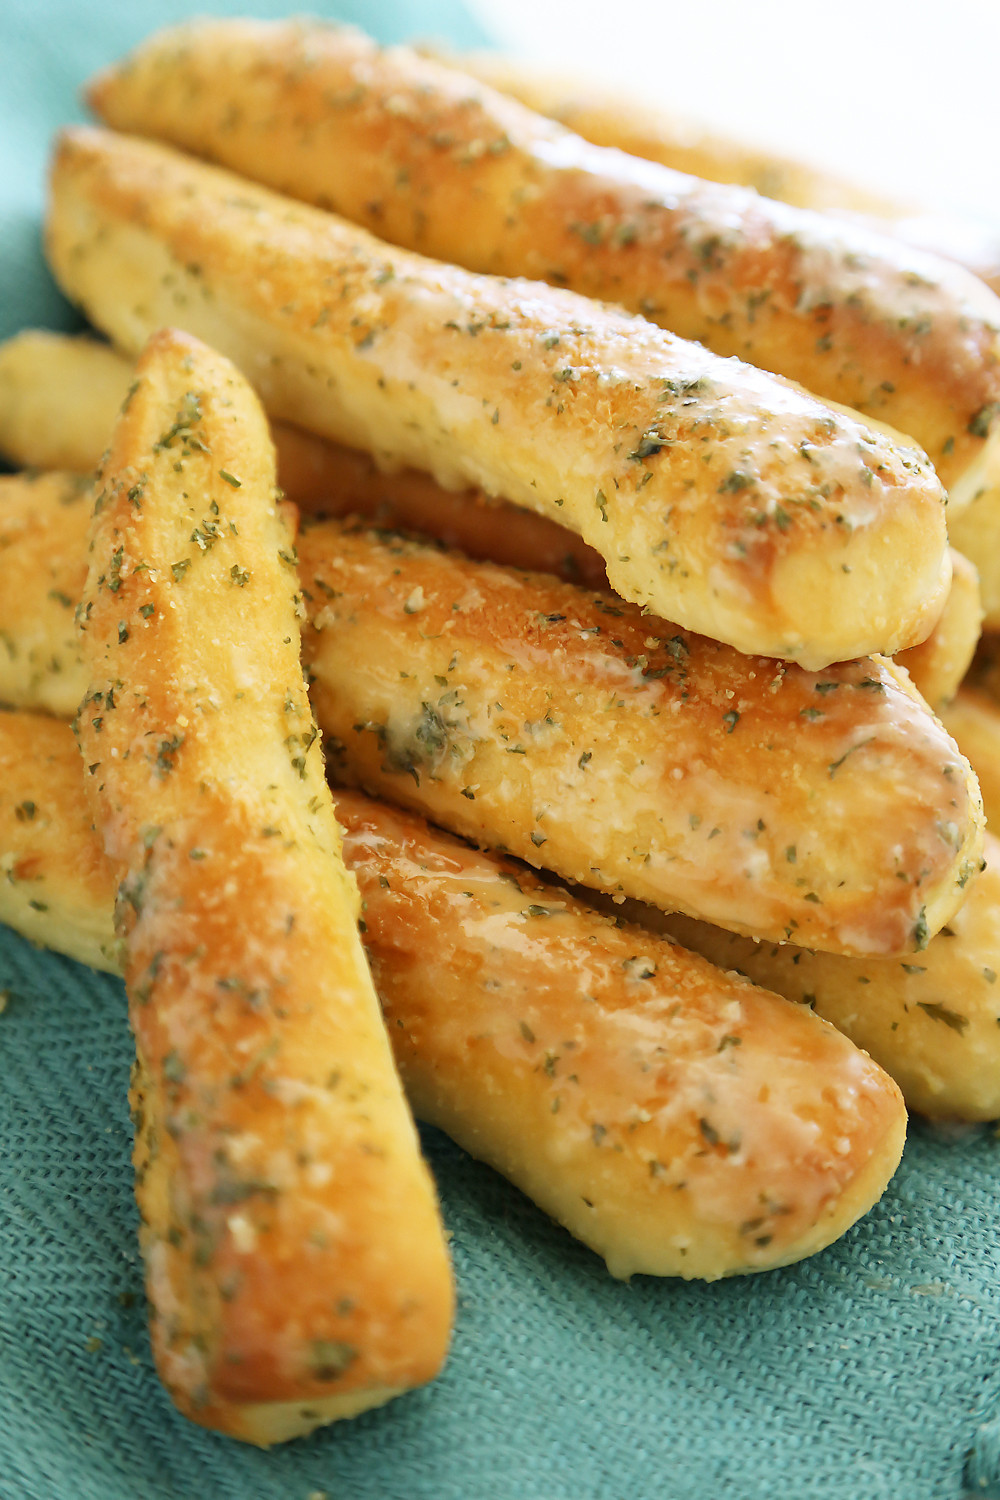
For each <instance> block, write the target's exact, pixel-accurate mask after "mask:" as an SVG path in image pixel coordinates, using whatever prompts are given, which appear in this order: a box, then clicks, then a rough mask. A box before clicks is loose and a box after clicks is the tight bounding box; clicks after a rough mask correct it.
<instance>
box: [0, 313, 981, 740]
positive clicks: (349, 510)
mask: <svg viewBox="0 0 1000 1500" xmlns="http://www.w3.org/2000/svg"><path fill="white" fill-rule="evenodd" d="M91 351H96V352H97V358H96V362H95V363H96V365H97V368H96V370H95V371H94V373H95V374H96V376H97V378H96V379H95V380H94V381H93V382H90V381H89V377H90V375H91V373H92V372H91V367H90V365H89V358H90V352H91ZM112 361H115V362H117V366H118V369H117V379H116V381H115V382H114V383H109V387H108V390H107V394H106V395H105V394H104V393H103V392H102V395H101V398H100V401H101V404H102V405H103V406H105V407H106V408H107V409H106V410H103V411H102V410H99V408H98V404H97V403H96V402H95V401H94V398H93V395H92V394H90V395H87V394H85V392H87V391H88V390H89V391H90V392H91V393H92V392H93V391H94V390H98V391H100V390H101V382H100V375H101V371H102V369H104V368H107V367H109V365H110V362H112ZM132 369H133V367H132V365H131V364H130V363H129V361H128V360H125V359H123V358H122V357H121V356H119V355H115V354H112V353H111V352H110V351H109V350H108V348H107V346H106V345H102V344H98V343H96V342H95V341H94V340H93V339H80V338H67V337H65V336H63V335H59V334H49V333H43V332H41V331H31V332H28V333H23V334H20V335H19V336H18V337H17V338H15V339H11V340H10V341H9V342H8V343H7V344H0V392H3V391H6V392H8V393H9V395H10V397H11V399H10V401H9V403H8V406H7V407H6V408H4V406H3V403H2V402H0V452H6V453H7V454H8V456H10V457H16V458H17V459H18V461H19V462H22V463H26V464H28V465H33V466H38V467H43V468H44V467H50V465H51V460H52V459H53V457H54V456H55V450H54V449H53V448H52V447H51V446H50V444H49V442H48V437H49V434H50V433H55V432H61V433H62V434H64V435H65V434H73V439H72V447H71V450H70V451H71V452H72V455H73V458H74V462H73V464H72V467H73V468H78V469H89V468H94V467H96V465H97V464H98V462H99V461H100V453H99V452H98V451H97V447H98V444H103V441H104V439H102V438H101V436H100V434H101V433H102V432H105V433H110V431H111V427H112V424H113V421H114V415H115V413H116V412H117V409H118V406H120V404H121V400H122V398H123V397H124V395H125V392H126V391H127V389H128V386H129V383H130V381H131V378H132ZM101 418H103V420H100V419H101ZM272 436H273V438H274V441H275V448H276V452H277V459H278V481H279V483H280V484H281V487H282V489H283V490H284V491H285V493H286V494H287V495H288V497H289V499H291V500H294V501H295V503H296V504H297V505H298V506H300V507H301V508H302V509H303V510H305V511H307V512H311V513H313V514H317V515H324V516H349V515H363V516H367V517H370V518H371V519H372V520H373V521H374V522H376V523H377V524H378V525H379V526H384V527H388V528H390V529H393V528H402V529H404V530H411V531H418V532H424V533H425V534H427V535H428V536H432V537H434V538H435V539H436V540H438V541H441V542H444V543H445V544H446V545H447V546H451V547H458V548H459V549H460V550H461V551H462V552H464V553H466V555H467V556H469V557H473V558H477V559H480V560H482V561H484V562H499V563H508V564H510V565H511V566H513V567H516V568H529V569H534V570H537V571H541V572H547V573H555V574H556V575H557V576H558V577H560V578H563V579H565V580H566V581H567V582H572V583H582V584H584V585H586V586H587V587H590V588H601V587H602V586H603V584H604V583H605V581H606V580H605V572H604V562H603V560H602V558H601V556H600V554H599V553H597V552H595V551H594V550H593V548H591V547H588V546H587V545H586V544H585V543H584V542H582V541H581V540H580V538H579V537H578V536H576V535H575V533H574V532H572V531H567V530H566V529H565V528H564V527H562V526H556V525H554V524H553V523H551V522H549V521H546V520H545V518H544V517H543V516H536V515H535V514H534V513H533V512H531V511H526V510H521V509H519V508H518V507H516V506H513V505H508V504H506V503H504V502H501V501H495V500H493V501H491V500H490V499H488V497H487V496H485V495H484V494H483V493H482V492H481V491H473V490H466V491H463V492H461V493H458V494H456V493H454V492H452V491H449V490H443V489H441V488H440V486H438V485H436V484H435V483H434V481H433V479H431V478H430V477H429V475H426V474H419V473H417V471H416V470H414V469H409V470H404V471H403V472H401V473H396V474H387V473H385V472H384V471H383V470H382V469H380V468H379V467H378V465H377V464H376V463H375V461H374V459H372V458H371V457H370V456H369V455H367V454H364V453H359V452H358V451H357V450H355V449H351V448H344V447H342V446H341V445H340V444H338V443H328V442H326V441H325V440H324V439H322V438H317V437H315V436H314V435H313V434H312V433H307V432H303V431H302V430H301V429H300V428H297V427H293V426H291V425H290V424H288V423H285V422H275V423H274V424H273V426H272ZM64 442H65V437H64ZM25 482H28V480H27V479H26V480H25ZM65 485H66V493H67V496H68V497H69V496H72V494H73V493H74V492H75V488H74V483H73V481H72V479H71V476H69V475H67V476H66V479H65ZM5 491H6V494H5V493H4V492H5ZM4 508H6V509H7V511H8V513H11V512H14V513H17V512H18V511H22V510H23V511H24V524H25V526H26V527H30V528H32V529H36V530H38V532H39V546H38V548H37V552H38V555H39V558H40V560H41V561H43V562H44V564H45V565H46V566H47V567H49V568H50V569H51V568H53V567H59V566H61V564H60V558H61V557H65V547H62V548H60V546H59V543H58V539H57V537H55V536H53V535H52V533H51V530H50V529H49V528H48V526H47V513H48V512H49V511H51V505H50V504H49V503H48V502H47V500H46V499H42V500H41V502H40V504H39V503H37V502H36V501H35V500H34V499H29V498H28V495H27V493H24V494H23V497H22V495H21V493H20V481H17V480H7V481H4V480H3V479H0V514H2V513H3V510H4ZM57 530H58V531H59V532H60V533H61V530H62V528H61V525H60V526H59V527H58V528H57ZM0 545H3V533H2V532H0ZM27 563H28V567H29V568H30V567H32V566H34V564H35V559H34V558H28V559H27ZM951 570H952V578H951V587H950V589H949V591H948V597H947V600H946V602H945V607H944V609H943V611H942V613H941V616H940V618H939V619H938V622H937V624H936V625H935V626H934V629H933V630H932V631H931V633H930V635H929V636H928V637H927V639H926V640H925V641H922V642H921V643H920V645H919V646H912V647H910V649H909V650H908V651H903V652H900V653H899V657H898V660H899V663H900V665H901V666H905V667H906V669H907V671H908V672H909V673H910V676H911V678H912V679H913V682H914V685H915V687H916V688H917V691H918V692H919V693H920V694H921V695H922V696H923V697H924V698H925V699H926V700H927V702H928V703H930V704H931V706H932V707H933V706H934V705H936V704H937V703H939V702H946V701H947V700H948V699H950V698H951V697H953V696H954V693H955V691H956V689H957V688H958V685H959V683H960V682H961V680H962V678H963V676H964V675H965V672H966V670H967V669H968V666H969V662H970V660H971V658H972V653H973V651H974V650H975V643H976V640H977V639H978V636H979V625H980V620H981V618H982V608H981V605H980V600H979V588H978V582H977V576H976V570H975V569H974V568H973V567H972V565H971V564H970V563H969V562H968V561H967V560H966V559H965V558H963V557H962V556H960V554H959V553H957V552H956V551H955V550H954V548H952V550H951ZM69 591H70V592H71V593H72V594H73V597H74V598H75V597H76V589H75V585H73V584H70V590H69ZM59 592H61V593H62V594H63V596H64V597H65V596H66V592H67V591H66V588H65V587H63V588H62V589H61V590H56V592H55V593H54V594H53V595H52V597H53V598H56V597H57V595H58V593H59ZM5 611H6V613H7V614H8V615H9V616H10V619H9V622H8V623H9V624H10V625H11V626H12V628H13V629H14V630H16V629H17V621H18V617H19V609H18V605H17V601H16V598H12V597H11V596H10V593H9V591H7V592H0V632H2V630H3V628H4V615H5ZM64 623H65V622H64ZM52 634H54V632H52ZM12 638H13V637H12ZM45 649H46V648H45V647H44V646H42V651H43V653H44V651H45ZM27 650H28V653H29V657H34V656H37V650H33V649H32V647H31V646H30V644H29V645H27ZM65 654H66V653H65V652H63V653H62V657H63V658H65ZM47 686H48V688H49V690H52V688H53V686H54V684H53V683H52V682H49V683H48V684H47ZM68 686H69V685H68V684H67V685H66V687H65V688H64V689H63V690H62V691H61V692H60V693H59V697H58V698H57V700H55V701H45V700H43V699H32V698H31V695H30V694H29V695H28V696H23V695H18V697H17V701H18V702H21V703H24V702H28V701H35V702H37V703H38V705H39V706H40V707H46V708H51V709H52V711H53V712H55V713H59V712H62V713H67V712H70V711H71V706H72V705H73V703H74V701H79V695H77V699H76V700H74V699H73V697H72V691H75V685H74V687H73V688H72V690H71V691H69V696H68V697H67V696H66V691H67V690H68ZM66 705H69V706H66Z"/></svg>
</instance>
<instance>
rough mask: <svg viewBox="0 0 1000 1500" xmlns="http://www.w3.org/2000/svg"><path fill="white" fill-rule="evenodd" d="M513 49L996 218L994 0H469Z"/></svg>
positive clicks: (862, 177)
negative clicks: (825, 0)
mask: <svg viewBox="0 0 1000 1500" xmlns="http://www.w3.org/2000/svg"><path fill="white" fill-rule="evenodd" d="M469 3H470V6H471V8H472V9H473V10H474V11H475V12H476V13H477V14H478V16H479V17H480V19H481V20H482V22H483V24H484V26H486V27H487V28H488V30H489V31H490V32H491V33H492V34H493V35H494V36H495V37H496V39H497V41H498V43H501V44H503V45H504V47H505V48H506V49H507V50H510V51H514V52H517V53H520V54H522V55H523V56H526V57H531V58H534V59H537V60H539V61H544V62H547V63H550V64H552V65H554V66H556V67H558V68H560V69H566V70H578V71H584V72H587V73H589V74H592V75H595V76H599V77H603V78H604V79H605V80H608V81H615V82H618V83H620V84H622V85H623V86H624V88H625V89H626V90H627V91H630V92H633V93H641V94H642V95H643V96H645V97H647V98H650V99H652V100H656V99H660V100H661V101H662V102H663V103H664V104H667V105H669V107H670V108H672V109H676V110H679V111H683V112H684V113H689V114H691V115H694V116H696V117H699V118H701V119H703V120H705V121H706V122H708V123H710V124H712V125H714V126H716V127H721V128H724V129H726V130H727V131H729V132H731V133H733V134H737V135H739V136H741V137H743V138H745V139H747V140H749V141H753V142H756V143H759V144H761V145H765V146H768V145H769V146H771V147H772V148H773V149H776V150H782V151H784V152H785V153H786V154H788V155H792V156H797V157H800V158H805V159H806V160H810V161H813V162H816V163H817V164H822V165H825V166H827V167H830V168H833V169H834V170H837V171H839V172H840V173H842V174H846V175H848V176H852V177H854V178H855V179H857V180H859V181H861V182H862V183H863V184H864V185H866V186H868V187H874V188H876V189H881V190H882V191H885V192H891V193H892V194H893V195H894V196H899V197H903V198H912V199H914V200H916V201H918V202H924V203H927V204H928V205H930V206H933V207H938V208H942V209H952V210H958V211H965V212H972V213H977V214H978V216H979V217H981V218H989V219H991V220H993V221H995V222H998V223H1000V0H937V3H931V0H910V3H909V4H907V3H903V0H828V3H826V4H817V3H815V0H802V3H799V4H796V3H794V0H756V3H755V0H708V3H705V0H685V3H682V0H658V3H657V0H469Z"/></svg>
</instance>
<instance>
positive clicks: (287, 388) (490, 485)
mask: <svg viewBox="0 0 1000 1500" xmlns="http://www.w3.org/2000/svg"><path fill="white" fill-rule="evenodd" d="M48 248H49V254H50V257H51V259H52V263H53V265H54V267H55V270H56V272H57V275H58V276H59V278H60V280H61V282H62V284H63V286H64V287H65V289H66V290H67V291H68V292H69V294H70V295H71V296H73V297H75V298H76V300H77V301H79V302H80V303H81V304H82V305H83V306H84V307H85V308H86V310H87V311H88V313H89V314H90V316H91V317H92V319H93V320H94V321H95V322H96V323H97V324H98V325H99V326H101V327H102V328H104V329H105V331H107V332H108V333H110V335H111V336H112V337H113V338H114V340H115V342H116V343H118V344H119V345H120V346H121V347H123V348H126V349H132V350H134V349H135V348H136V346H137V345H138V344H139V343H140V342H141V341H142V339H143V338H144V337H145V336H146V334H147V333H148V331H149V329H150V328H151V327H155V326H156V324H157V323H158V322H160V321H164V320H166V319H170V318H172V319H174V320H179V321H181V322H182V323H183V324H184V325H185V326H186V327H188V328H189V329H191V330H192V331H193V332H196V333H199V334H201V335H203V336H206V337H208V338H210V339H211V340H212V342H213V343H215V344H217V345H218V346H219V347H220V348H222V349H223V350H224V351H225V352H226V353H228V354H230V355H231V356H232V357H233V358H234V359H235V360H236V362H237V363H238V364H240V365H241V366H242V368H243V369H244V370H246V371H247V373H248V374H249V375H250V376H251V378H252V379H253V380H254V381H255V383H256V384H257V386H258V388H259V389H260V391H261V393H262V395H263V398H264V400H265V403H266V404H268V406H269V408H270V410H271V412H272V414H273V415H275V416H277V417H280V418H283V419H286V420H294V421H297V422H299V423H301V424H302V425H304V426H306V427H308V428H310V429H311V430H315V431H319V432H321V433H322V434H323V435H325V436H328V437H332V438H334V439H336V440H340V441H347V442H349V443H352V444H354V445H358V446H366V447H368V448H369V449H370V450H371V451H373V452H374V453H375V454H376V456H378V457H379V458H380V459H382V460H388V461H389V462H390V463H393V464H397V465H401V464H402V465H406V464H411V465H415V466H416V467H418V468H423V469H427V470H429V471H431V472H433V473H434V474H435V475H436V477H437V478H438V479H439V480H440V481H441V482H443V483H444V484H445V485H450V486H460V485H468V484H470V483H471V484H476V485H481V486H482V487H483V488H485V489H486V490H488V491H489V492H491V493H497V494H502V495H504V496H505V497H506V498H507V499H509V500H512V501H514V502H515V503H517V504H519V505H524V506H525V507H527V508H529V509H533V510H538V511H540V512H541V513H543V514H546V515H548V517H549V518H550V519H552V520H556V521H559V522H564V523H565V524H567V525H569V526H571V527H572V528H573V529H574V530H576V531H578V532H579V533H580V534H581V535H582V536H583V537H584V539H585V540H586V541H588V542H589V543H591V544H592V545H593V546H595V547H596V548H597V550H598V551H599V552H600V553H601V554H602V556H604V558H605V559H606V561H607V564H608V576H609V578H610V579H611V582H612V585H613V586H614V587H615V588H617V589H618V590H619V592H620V593H622V594H623V595H625V596H627V597H629V598H631V599H633V600H635V601H636V602H638V603H640V604H644V605H648V606H649V607H651V608H654V609H655V610H656V611H657V612H658V613H660V614H662V615H664V616H667V617H672V618H676V619H678V620H680V621H683V622H684V623H686V624H688V625H689V626H690V627H691V628H696V629H701V630H702V631H704V632H705V633H706V634H710V635H713V636H715V637H716V638H719V639H725V640H728V641H731V642H732V643H733V644H735V645H736V646H737V647H738V648H739V649H744V650H747V651H750V652H754V651H766V652H768V653H769V654H772V655H777V656H789V657H793V658H795V659H798V660H801V661H803V662H808V663H809V664H811V665H813V666H818V665H820V664H825V663H827V662H829V661H830V660H838V659H844V658H847V657H850V656H854V655H859V654H864V653H865V652H867V651H869V650H872V649H884V650H886V651H895V650H898V649H902V648H903V647H905V646H907V645H913V644H915V643H916V641H917V640H921V639H923V637H924V636H925V635H926V634H927V631H928V630H929V629H930V628H931V626H932V625H933V623H934V620H935V619H936V618H937V615H938V614H939V613H940V610H941V607H942V605H943V601H944V596H945V592H946V589H947V582H948V573H947V563H946V552H945V546H944V543H945V538H944V533H943V515H942V510H941V492H940V489H939V487H938V484H937V480H936V478H935V477H934V475H933V472H932V471H931V470H930V468H929V466H928V465H927V463H926V461H925V459H924V458H923V457H922V455H920V454H918V453H917V451H916V450H913V449H907V448H900V447H897V446H896V445H895V444H893V443H892V442H890V441H889V439H887V438H886V437H885V436H884V435H882V434H880V433H875V432H872V431H869V430H868V429H867V428H864V427H862V426H860V425H858V424H856V423H855V422H854V421H853V420H852V419H851V418H850V417H848V416H844V415H843V414H833V413H831V412H830V411H829V409H827V408H825V407H822V406H821V405H819V404H818V403H816V402H814V401H812V400H811V398H809V397H807V396H806V395H805V394H804V393H802V392H800V391H798V390H797V389H795V388H793V387H791V386H789V385H788V384H787V383H785V382H782V381H779V380H776V379H775V378H774V377H769V376H766V375H764V374H763V373H761V372H759V371H756V370H753V369H751V368H750V367H748V366H745V365H739V364H738V363H736V362H733V361H728V362H726V361H720V360H718V359H717V358H715V356H713V355H710V354H709V353H707V352H706V351H704V350H702V349H700V348H697V347H695V346H693V345H690V344H686V343H684V342H683V341H681V340H677V339H674V338H672V337H671V336H670V335H669V334H666V333H664V332H662V331H661V330H659V329H657V328H654V327H653V326H652V325H650V324H648V323H645V322H643V321H642V320H641V319H635V318H629V317H628V316H626V315H625V314H623V313H620V312H618V311H616V310H614V309H611V308H607V307H602V306H600V305H599V304H596V303H592V302H589V301H587V300H582V299H580V298H578V297H576V296H574V295H573V294H571V293H569V292H561V291H558V290H555V289H552V288H545V287H542V286H540V285H538V284H536V283H523V282H522V283H511V282H502V281H498V280H495V279H493V278H490V277H480V276H473V275H471V274H469V273H468V272H463V271H460V270H458V269H457V268H454V267H449V266H443V265H437V264H435V263H432V262H429V261H425V260H423V259H422V258H421V257H418V256H412V255H409V254H407V253H406V252H405V251H401V250H390V249H389V248H388V247H386V246H384V245H381V244H380V243H379V242H378V241H375V240H373V239H372V238H370V237H369V236H368V235H367V234H365V233H364V231H362V230H359V229H357V228H354V227H352V226H347V225H344V224H343V223H341V222H340V221H338V220H335V219H334V218H332V216H329V215H326V214H323V213H321V212H319V211H318V210H316V209H312V208H308V207H305V206H302V205H297V204H293V203H291V202H290V201H289V200H287V199H283V198H279V197H277V196H275V195H274V194H271V193H268V192H266V191H265V190H263V189H260V188H256V187H252V186H251V185H249V184H248V183H246V182H244V181H243V180H242V179H234V178H233V177H231V176H230V175H229V174H227V173H224V172H220V171H219V170H218V169H216V168H209V167H204V166H201V165H199V164H198V163H195V162H192V161H190V160H189V159H186V158H184V157H182V156H180V155H179V154H178V153H176V152H173V151H170V150H168V149H167V148H165V147H160V146H155V145H152V144H150V143H147V142H140V141H134V140H129V139H127V138H123V137H115V136H112V135H110V134H109V133H107V132H101V131H87V130H78V131H73V132H70V133H67V134H66V135H65V136H64V137H63V139H62V144H61V147H60V148H59V150H58V152H57V156H56V162H55V167H54V172H53V202H52V211H51V214H50V220H49V226H48ZM192 267H194V268H195V269H194V270H192ZM342 294H344V295H342ZM456 381H457V382H458V384H457V386H456Z"/></svg>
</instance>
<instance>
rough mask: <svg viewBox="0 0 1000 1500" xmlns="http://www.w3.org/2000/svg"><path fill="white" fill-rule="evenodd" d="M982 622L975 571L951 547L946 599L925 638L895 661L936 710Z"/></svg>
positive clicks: (964, 667) (967, 658)
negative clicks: (932, 627)
mask: <svg viewBox="0 0 1000 1500" xmlns="http://www.w3.org/2000/svg"><path fill="white" fill-rule="evenodd" d="M982 622H983V605H982V598H981V596H980V592H979V574H978V573H977V571H976V569H975V568H974V567H973V566H972V563H970V562H969V560H968V558H967V557H963V556H962V554H961V553H960V552H956V551H955V548H954V547H952V549H951V588H950V589H949V591H948V600H947V603H946V604H945V607H944V609H943V611H942V613H941V618H940V619H939V620H938V622H937V624H936V625H935V627H934V629H933V630H932V631H931V633H930V635H929V636H928V637H927V639H926V641H921V643H920V645H919V646H911V647H910V649H909V651H900V652H899V653H898V655H897V656H896V664H897V666H900V667H905V668H906V670H907V672H909V674H910V678H911V680H912V682H913V686H914V687H915V688H916V690H917V692H918V693H919V694H920V695H921V697H922V698H923V699H924V700H925V701H926V702H927V703H929V704H930V706H931V708H933V709H935V710H938V709H939V708H940V707H941V706H942V705H943V704H946V703H950V702H951V700H952V698H954V696H955V694H956V693H957V692H958V689H959V687H960V686H961V683H962V679H963V677H964V676H965V674H966V672H967V671H968V670H969V665H970V663H971V661H972V658H973V656H974V655H975V651H976V644H977V642H978V640H979V634H980V629H981V627H982Z"/></svg>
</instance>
